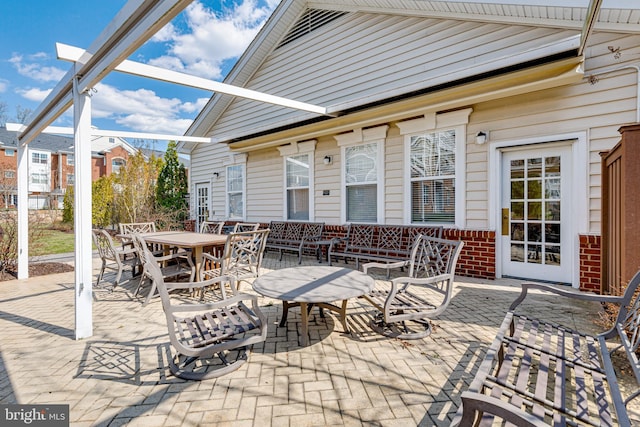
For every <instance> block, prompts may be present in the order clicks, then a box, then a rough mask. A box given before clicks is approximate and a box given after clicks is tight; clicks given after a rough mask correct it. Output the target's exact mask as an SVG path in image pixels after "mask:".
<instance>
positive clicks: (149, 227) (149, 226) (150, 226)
mask: <svg viewBox="0 0 640 427" xmlns="http://www.w3.org/2000/svg"><path fill="white" fill-rule="evenodd" d="M118 227H119V229H120V234H125V235H126V234H134V233H137V234H140V233H153V232H155V231H156V224H155V222H128V223H127V222H121V223H120V224H119V225H118Z"/></svg>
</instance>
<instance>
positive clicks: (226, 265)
mask: <svg viewBox="0 0 640 427" xmlns="http://www.w3.org/2000/svg"><path fill="white" fill-rule="evenodd" d="M268 234H269V229H268V228H267V229H264V230H257V231H245V232H242V233H231V234H228V235H227V241H226V242H225V244H224V248H223V249H222V254H221V255H220V256H216V255H215V254H210V253H206V252H205V253H203V254H202V270H201V272H200V274H201V276H200V277H201V278H202V279H210V278H213V277H220V276H233V277H234V278H235V279H236V281H237V282H238V286H239V285H240V281H242V280H245V281H246V280H247V279H250V278H255V277H258V276H259V275H260V266H261V264H262V257H263V254H264V247H265V244H266V242H267V235H268Z"/></svg>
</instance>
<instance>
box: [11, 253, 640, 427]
mask: <svg viewBox="0 0 640 427" xmlns="http://www.w3.org/2000/svg"><path fill="white" fill-rule="evenodd" d="M297 261H298V260H297V257H296V256H285V258H284V259H283V261H282V262H279V261H278V255H277V254H276V253H273V252H270V253H268V254H267V256H266V257H265V262H264V264H263V267H264V270H265V271H266V270H270V269H277V268H284V267H293V266H297V265H298V264H297ZM304 264H315V259H313V258H309V257H305V258H304V259H303V265H304ZM93 266H94V276H95V274H96V273H97V268H98V267H99V260H98V259H96V258H94V264H93ZM112 276H113V275H112ZM112 276H107V280H113V277H112ZM458 279H459V281H458V282H457V283H456V285H457V286H456V288H455V290H454V293H455V296H454V298H453V301H452V303H451V305H450V306H449V308H448V309H447V311H446V312H445V313H444V315H442V316H440V318H438V319H436V320H435V321H434V322H433V323H434V333H433V335H432V336H430V337H428V338H425V339H423V340H416V341H401V340H394V339H388V338H385V337H382V336H380V335H378V334H376V333H374V332H373V331H372V330H371V328H370V327H369V325H368V322H369V319H370V317H371V306H369V305H368V304H367V303H366V302H365V301H364V300H352V301H350V307H349V316H348V320H347V321H348V324H349V327H350V329H351V334H350V335H345V334H343V333H342V332H341V331H342V327H341V325H340V323H339V322H338V321H337V319H336V318H335V317H333V316H330V315H327V317H326V318H325V319H320V318H319V316H318V315H317V311H313V312H312V314H311V316H310V321H309V330H310V334H311V341H310V345H309V346H307V347H300V346H299V345H298V329H299V321H300V316H299V314H298V313H296V312H295V311H294V312H292V313H291V314H290V315H289V321H288V324H287V327H286V328H278V327H277V321H278V320H279V319H280V316H281V310H282V306H281V304H280V302H279V301H270V300H269V299H267V298H262V299H261V306H262V307H263V308H264V312H265V314H266V315H267V316H268V319H269V337H268V339H267V341H266V343H264V344H263V345H258V346H254V348H253V350H252V351H251V353H250V359H249V363H247V364H245V365H244V366H243V367H241V368H240V369H239V370H238V371H235V372H233V373H231V374H229V375H227V376H224V377H222V378H218V379H217V380H209V381H203V382H187V381H183V380H180V379H176V378H174V377H173V376H171V375H170V374H169V370H168V368H167V363H166V358H167V351H169V347H168V338H167V332H166V326H165V318H164V314H163V312H162V309H161V304H160V301H159V299H154V300H152V301H151V303H149V304H148V305H147V306H142V305H141V299H132V298H131V295H132V294H133V290H134V289H135V286H136V284H137V283H136V282H135V281H131V282H128V283H125V284H124V286H122V287H118V288H116V289H115V291H114V292H108V291H107V290H105V289H104V288H97V289H94V306H93V312H94V335H93V336H92V337H91V338H88V339H86V340H81V341H75V340H74V318H73V315H74V314H73V313H74V311H73V304H74V295H73V293H74V274H73V273H63V274H57V275H51V276H43V277H35V278H31V279H28V280H22V281H11V282H1V283H0V343H1V344H0V369H2V371H3V375H2V380H0V381H1V384H2V388H1V390H0V402H1V403H33V404H46V403H59V404H69V405H70V416H71V425H73V426H82V425H87V426H114V425H131V426H134V425H144V426H171V425H180V426H182V425H184V426H195V425H233V426H245V425H246V426H252V425H259V426H265V425H266V426H282V425H284V426H306V425H331V426H335V425H347V426H351V425H376V426H377V425H379V426H408V425H421V426H431V425H449V423H450V421H451V418H452V417H453V415H454V414H455V412H456V410H457V407H458V405H459V394H460V392H461V391H462V390H464V389H466V387H467V386H468V383H469V382H470V381H471V379H472V378H473V374H474V372H475V369H476V367H477V364H478V363H479V361H480V360H481V359H482V357H483V355H484V352H485V351H486V349H487V347H488V345H489V344H490V343H491V341H492V340H493V338H494V336H495V333H496V331H497V328H498V326H499V324H500V322H501V320H502V318H503V317H504V313H505V311H506V310H507V307H508V305H509V304H510V303H511V302H512V301H513V300H514V299H515V297H516V295H517V293H518V292H519V286H517V284H518V281H516V280H496V281H485V280H474V279H468V278H461V277H460V278H458ZM241 290H242V291H246V292H253V291H252V290H251V289H250V287H249V286H247V285H246V283H243V285H242V288H241ZM563 303H564V301H563V300H560V299H555V300H554V299H552V298H545V297H542V296H540V297H536V298H531V299H530V300H528V303H527V305H526V307H527V308H528V309H532V310H533V309H534V310H535V312H536V314H537V316H540V317H545V318H554V319H557V320H559V321H563V320H564V322H569V325H571V326H573V327H576V328H582V329H588V330H601V329H602V328H601V327H598V326H597V325H595V324H593V319H594V318H595V317H597V314H596V312H597V311H598V309H599V307H598V306H594V305H591V304H586V303H580V304H579V305H576V306H571V307H566V306H564V305H563ZM563 318H564V319H563ZM630 412H631V411H630ZM634 412H635V413H636V415H637V411H636V410H635V408H634ZM631 415H632V416H634V414H631Z"/></svg>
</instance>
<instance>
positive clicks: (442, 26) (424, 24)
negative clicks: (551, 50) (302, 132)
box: [216, 13, 576, 137]
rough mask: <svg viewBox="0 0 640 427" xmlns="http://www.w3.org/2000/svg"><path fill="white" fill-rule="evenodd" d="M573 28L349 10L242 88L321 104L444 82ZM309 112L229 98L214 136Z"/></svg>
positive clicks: (277, 55) (272, 60)
mask: <svg viewBox="0 0 640 427" xmlns="http://www.w3.org/2000/svg"><path fill="white" fill-rule="evenodd" d="M574 34H576V32H575V31H567V30H554V29H550V28H534V27H527V26H507V25H503V24H482V23H478V22H463V21H447V20H437V19H424V18H415V17H402V16H390V15H382V14H379V15H371V14H362V13H354V14H350V15H348V17H344V18H341V19H338V20H336V21H334V22H332V23H331V24H329V25H326V26H324V27H322V28H320V29H318V30H316V31H314V36H313V37H308V38H303V39H300V40H299V41H296V42H294V43H291V44H289V45H286V46H285V47H283V48H281V49H277V50H276V51H274V52H273V53H272V54H271V55H270V56H269V57H268V58H267V59H266V60H265V62H264V63H263V65H262V66H261V68H260V69H259V70H258V71H257V72H256V74H255V75H254V76H253V78H252V79H251V81H249V82H248V84H247V85H246V86H247V87H249V88H252V89H256V90H260V91H264V92H266V93H270V94H274V95H279V96H285V97H289V98H292V99H296V100H299V101H306V102H311V103H315V104H318V105H323V106H330V105H336V104H340V103H343V102H346V101H350V102H352V101H355V100H357V99H363V98H366V97H371V96H373V97H374V98H373V99H382V98H386V97H388V96H392V95H394V94H397V93H400V92H403V91H404V92H406V91H407V90H414V89H418V88H423V87H426V86H429V85H432V84H437V83H444V82H445V81H446V80H447V79H455V78H462V77H467V76H469V75H473V74H476V73H478V72H482V71H483V70H484V71H486V70H488V69H489V68H495V65H491V64H494V63H495V62H496V61H499V60H503V59H504V58H507V57H510V56H511V55H516V54H521V53H523V52H526V51H528V50H529V49H533V48H535V47H539V46H541V45H544V44H546V43H551V42H556V41H558V40H562V39H565V38H567V37H569V36H571V35H574ZM247 117H250V118H251V120H250V122H251V123H252V128H254V129H260V128H263V127H265V126H267V125H269V126H274V125H284V124H287V123H290V122H291V121H293V120H296V121H297V120H300V119H303V118H310V117H314V116H313V115H312V114H310V113H303V112H299V111H295V110H288V109H285V108H281V107H276V106H271V105H267V104H264V103H258V102H254V101H249V100H246V99H239V98H238V99H235V100H234V101H233V102H232V103H231V105H230V106H229V108H228V109H227V110H226V111H225V113H224V114H223V115H222V117H221V118H220V120H219V121H218V122H217V123H216V133H217V135H218V136H221V137H228V136H231V135H238V134H246V133H251V131H250V130H247V128H246V125H247Z"/></svg>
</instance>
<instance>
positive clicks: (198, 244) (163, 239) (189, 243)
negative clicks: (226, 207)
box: [140, 231, 228, 277]
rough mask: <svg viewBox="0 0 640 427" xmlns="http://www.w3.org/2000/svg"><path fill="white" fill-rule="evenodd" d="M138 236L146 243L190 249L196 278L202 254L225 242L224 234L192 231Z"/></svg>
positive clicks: (160, 232) (198, 275) (157, 232)
mask: <svg viewBox="0 0 640 427" xmlns="http://www.w3.org/2000/svg"><path fill="white" fill-rule="evenodd" d="M140 236H142V238H143V239H144V240H145V242H147V243H153V244H157V245H163V246H165V247H178V248H184V249H191V250H192V253H193V262H194V264H195V267H196V277H200V267H201V265H202V252H203V250H204V248H206V247H209V246H214V247H216V246H217V247H220V246H224V244H225V242H226V241H227V237H228V236H227V235H226V234H211V233H196V232H193V231H156V232H152V233H141V234H140Z"/></svg>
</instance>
